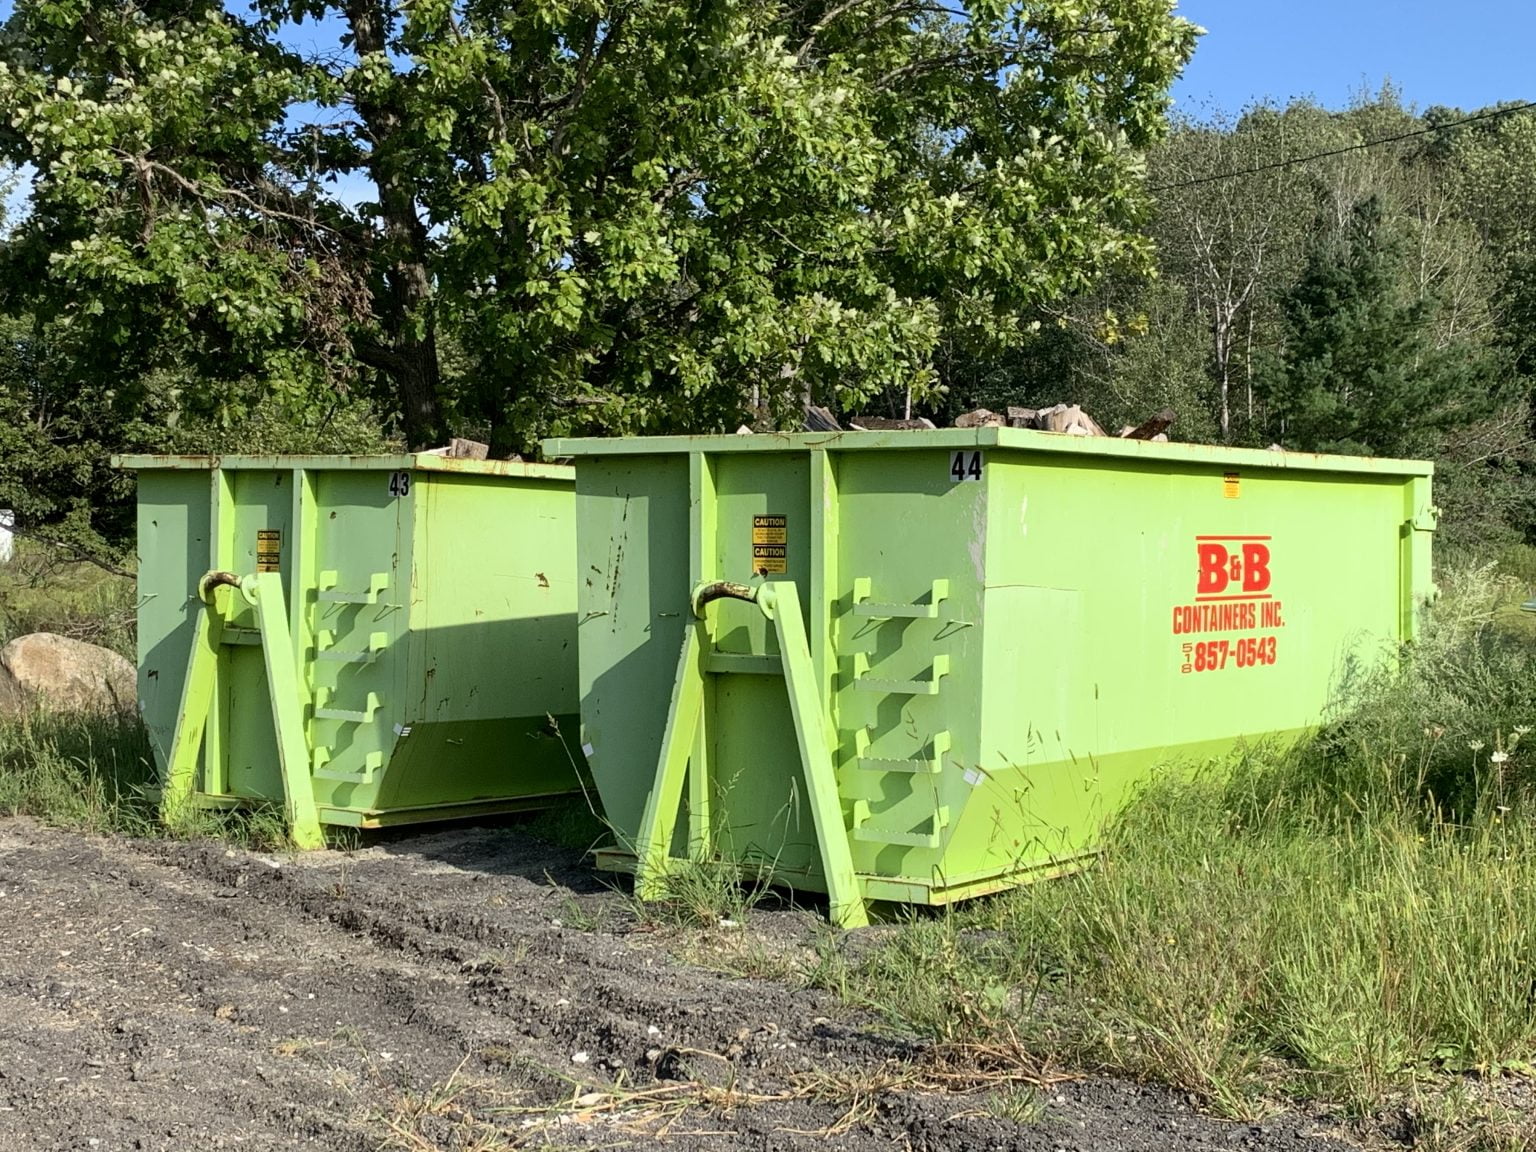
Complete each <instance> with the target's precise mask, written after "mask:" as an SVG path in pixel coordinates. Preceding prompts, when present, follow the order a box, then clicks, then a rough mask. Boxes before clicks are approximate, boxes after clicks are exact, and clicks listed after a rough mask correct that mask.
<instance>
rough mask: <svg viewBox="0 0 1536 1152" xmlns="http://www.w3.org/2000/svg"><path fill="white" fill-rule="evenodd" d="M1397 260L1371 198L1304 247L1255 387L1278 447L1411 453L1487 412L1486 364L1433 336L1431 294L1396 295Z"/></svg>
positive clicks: (1392, 238) (1394, 239) (1399, 255)
mask: <svg viewBox="0 0 1536 1152" xmlns="http://www.w3.org/2000/svg"><path fill="white" fill-rule="evenodd" d="M1403 259H1404V250H1403V246H1402V241H1401V239H1400V238H1399V237H1398V236H1396V235H1395V234H1394V233H1393V231H1392V228H1391V226H1390V224H1389V223H1388V222H1387V221H1385V220H1384V219H1383V211H1382V206H1381V203H1380V201H1379V200H1378V199H1377V198H1375V197H1374V196H1373V197H1370V198H1368V199H1366V200H1363V201H1361V202H1360V203H1358V204H1356V205H1355V206H1354V208H1353V209H1352V211H1351V213H1350V216H1349V220H1348V223H1347V225H1346V226H1345V228H1344V229H1342V230H1341V231H1340V232H1339V233H1337V234H1336V235H1326V234H1325V235H1324V236H1323V238H1322V239H1320V240H1319V241H1318V242H1317V243H1315V244H1314V245H1313V248H1312V251H1311V252H1310V254H1309V255H1308V258H1307V263H1306V267H1305V268H1304V270H1303V272H1302V274H1301V277H1300V279H1299V280H1298V281H1297V282H1296V284H1295V285H1294V286H1293V287H1292V289H1291V290H1290V291H1289V292H1288V293H1287V294H1286V296H1285V299H1284V303H1283V308H1284V316H1285V343H1284V345H1283V347H1282V350H1281V352H1280V354H1279V356H1278V357H1276V358H1274V359H1273V360H1272V361H1271V362H1270V364H1269V365H1268V366H1267V369H1268V370H1267V371H1266V372H1265V373H1263V379H1262V385H1261V388H1262V392H1263V393H1264V394H1265V396H1266V397H1267V399H1268V402H1269V407H1270V413H1271V418H1272V420H1273V421H1274V424H1275V427H1276V429H1277V430H1278V432H1279V434H1280V436H1281V438H1282V442H1283V443H1284V444H1285V445H1286V446H1287V447H1291V448H1300V449H1304V450H1307V451H1313V452H1347V453H1359V454H1366V455H1378V456H1406V455H1412V454H1414V453H1415V452H1420V451H1423V450H1424V448H1425V447H1426V446H1428V445H1429V444H1431V443H1432V442H1433V439H1432V438H1433V434H1434V433H1435V432H1436V431H1438V430H1440V429H1443V428H1445V427H1447V426H1451V425H1457V424H1466V423H1470V421H1471V418H1472V417H1474V416H1476V415H1481V414H1482V413H1483V412H1484V411H1486V402H1487V399H1488V394H1489V380H1488V378H1487V375H1486V371H1485V367H1484V365H1482V364H1480V363H1478V362H1477V361H1476V360H1473V359H1471V358H1470V357H1469V356H1468V355H1467V350H1466V349H1465V348H1460V347H1436V346H1435V345H1434V343H1433V341H1432V334H1431V327H1430V324H1431V316H1432V311H1433V307H1434V305H1433V301H1432V300H1431V299H1429V298H1427V297H1425V296H1423V295H1420V296H1416V297H1410V296H1407V295H1406V294H1405V293H1404V291H1403V285H1402V277H1401V271H1402V262H1403Z"/></svg>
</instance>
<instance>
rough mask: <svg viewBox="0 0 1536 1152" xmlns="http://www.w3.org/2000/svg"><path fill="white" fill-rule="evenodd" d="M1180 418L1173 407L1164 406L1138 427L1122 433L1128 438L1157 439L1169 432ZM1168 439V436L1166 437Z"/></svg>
mask: <svg viewBox="0 0 1536 1152" xmlns="http://www.w3.org/2000/svg"><path fill="white" fill-rule="evenodd" d="M1176 419H1178V417H1177V416H1176V415H1175V413H1174V411H1173V409H1172V408H1164V409H1163V410H1162V411H1161V412H1158V413H1157V414H1156V415H1154V416H1148V417H1147V418H1146V419H1145V420H1143V421H1142V422H1141V423H1140V424H1138V425H1136V427H1134V428H1132V429H1130V430H1129V431H1125V432H1122V433H1120V435H1121V436H1123V437H1125V439H1127V440H1155V439H1157V438H1158V437H1159V436H1162V435H1163V433H1164V432H1167V431H1168V429H1169V427H1170V426H1171V425H1172V424H1173V422H1174V421H1175V420H1176ZM1164 438H1165V439H1166V437H1164Z"/></svg>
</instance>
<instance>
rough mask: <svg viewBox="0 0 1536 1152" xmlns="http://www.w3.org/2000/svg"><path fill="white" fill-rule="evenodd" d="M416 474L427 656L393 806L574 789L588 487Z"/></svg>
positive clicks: (421, 623)
mask: <svg viewBox="0 0 1536 1152" xmlns="http://www.w3.org/2000/svg"><path fill="white" fill-rule="evenodd" d="M415 485H416V486H415V489H414V492H413V498H414V500H415V501H416V504H415V519H416V525H417V527H416V531H415V543H414V548H413V555H414V579H413V586H414V587H413V594H412V597H411V603H410V612H409V617H410V629H411V643H412V645H413V647H416V648H418V649H419V652H420V658H419V660H413V661H412V662H411V665H410V668H409V670H408V672H407V681H406V683H405V685H404V688H403V692H402V696H401V699H400V703H399V706H398V707H396V708H394V709H392V710H391V715H392V716H393V717H394V718H395V719H396V720H397V721H398V723H399V724H400V725H402V726H409V729H410V731H409V734H408V735H405V736H402V737H401V738H399V739H398V740H397V741H395V749H394V758H393V760H391V762H390V770H389V773H388V776H387V781H386V784H385V786H384V789H383V790H382V791H381V793H380V796H379V798H378V804H379V806H380V807H383V808H390V809H397V808H413V807H420V806H425V805H431V804H446V803H471V802H474V801H479V800H489V799H494V798H497V797H519V796H537V795H544V794H549V793H556V792H567V791H570V790H572V789H574V788H575V787H576V786H577V780H576V774H575V768H574V764H575V763H576V762H577V761H578V760H579V757H580V752H579V751H578V748H577V745H578V744H579V741H578V740H576V739H575V736H576V734H577V732H578V726H579V721H578V719H577V679H576V540H575V535H576V528H575V492H574V485H573V484H559V483H554V482H551V481H548V480H538V479H530V480H526V481H521V482H519V481H509V480H504V479H497V480H494V481H487V480H486V479H484V478H481V477H476V476H472V475H451V474H443V475H427V474H423V473H418V474H417V475H416V477H415ZM562 737H563V738H564V742H562ZM392 739H393V736H392ZM567 744H568V745H569V747H567Z"/></svg>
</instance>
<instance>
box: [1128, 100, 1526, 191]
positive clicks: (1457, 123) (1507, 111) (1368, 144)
mask: <svg viewBox="0 0 1536 1152" xmlns="http://www.w3.org/2000/svg"><path fill="white" fill-rule="evenodd" d="M1531 108H1536V100H1528V101H1526V102H1525V103H1524V104H1515V105H1512V106H1511V107H1509V108H1493V109H1490V110H1489V111H1487V112H1479V113H1477V114H1476V115H1474V116H1467V117H1464V118H1463V119H1461V120H1451V121H1449V122H1447V123H1445V124H1434V125H1431V126H1430V127H1428V128H1415V129H1414V130H1413V131H1412V132H1400V133H1399V134H1398V135H1396V136H1383V137H1381V138H1380V139H1377V140H1362V141H1361V142H1360V143H1358V144H1348V145H1345V146H1344V147H1343V148H1330V149H1329V150H1328V151H1327V152H1314V153H1312V155H1310V156H1292V157H1291V158H1290V159H1288V160H1275V161H1273V162H1272V163H1269V164H1260V165H1259V166H1258V167H1257V168H1238V169H1235V170H1234V171H1231V172H1216V173H1213V174H1212V175H1210V176H1196V177H1195V178H1194V179H1193V180H1180V181H1177V182H1176V183H1173V184H1159V185H1157V186H1156V187H1155V188H1148V189H1147V191H1148V192H1171V191H1173V190H1174V189H1176V188H1192V187H1194V186H1195V185H1197V184H1212V183H1215V182H1216V181H1217V180H1235V179H1236V178H1237V177H1239V176H1254V175H1257V174H1258V173H1260V172H1272V171H1274V170H1275V169H1277V168H1290V167H1293V166H1295V165H1297V164H1310V163H1311V162H1312V161H1313V160H1326V159H1327V158H1328V157H1330V156H1343V155H1344V154H1345V153H1347V152H1363V151H1365V150H1366V149H1367V148H1379V147H1380V146H1381V145H1383V144H1396V143H1397V142H1398V141H1400V140H1412V139H1414V138H1415V137H1417V136H1429V135H1431V134H1432V133H1435V132H1444V131H1445V130H1446V129H1447V128H1459V127H1461V126H1462V125H1463V124H1475V123H1476V122H1477V121H1479V120H1492V119H1494V118H1495V117H1498V116H1510V115H1513V114H1514V113H1516V112H1524V111H1526V110H1527V109H1531Z"/></svg>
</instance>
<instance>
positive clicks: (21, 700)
mask: <svg viewBox="0 0 1536 1152" xmlns="http://www.w3.org/2000/svg"><path fill="white" fill-rule="evenodd" d="M137 705H138V693H137V691H136V689H135V677H134V669H133V665H132V664H130V663H129V662H128V661H127V660H124V659H123V658H122V657H121V656H119V655H118V654H117V653H116V652H113V651H111V650H109V649H106V648H102V647H99V646H97V645H95V644H87V643H86V642H85V641H84V640H71V639H70V638H69V637H68V636H58V635H55V634H54V633H52V632H34V633H32V634H31V635H30V636H18V637H17V638H16V639H14V640H12V641H11V642H10V643H9V644H7V645H6V646H5V647H4V648H0V715H3V716H17V715H20V714H22V713H25V712H28V711H30V710H31V709H33V708H35V707H39V706H42V707H47V708H53V709H57V710H59V711H63V712H132V711H133V710H134V709H135V708H136V707H137Z"/></svg>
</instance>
